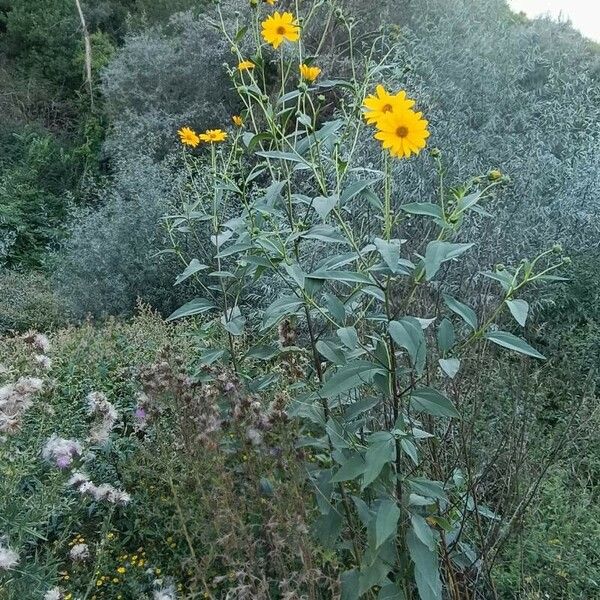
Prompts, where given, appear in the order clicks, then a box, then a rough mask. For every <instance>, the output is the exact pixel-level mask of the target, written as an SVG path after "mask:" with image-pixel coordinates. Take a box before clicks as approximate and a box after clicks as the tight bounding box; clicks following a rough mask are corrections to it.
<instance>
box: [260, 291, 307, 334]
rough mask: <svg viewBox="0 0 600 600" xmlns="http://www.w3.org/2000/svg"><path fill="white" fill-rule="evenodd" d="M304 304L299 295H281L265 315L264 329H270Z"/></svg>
mask: <svg viewBox="0 0 600 600" xmlns="http://www.w3.org/2000/svg"><path fill="white" fill-rule="evenodd" d="M300 306H302V301H301V300H299V299H298V297H297V296H281V297H280V298H277V300H275V302H273V303H272V304H271V305H270V306H269V307H268V308H267V310H265V313H264V315H263V322H262V329H268V328H269V327H272V326H273V325H275V324H277V323H278V322H279V321H280V320H281V319H283V317H285V316H288V315H293V314H296V312H297V311H298V309H299V308H300Z"/></svg>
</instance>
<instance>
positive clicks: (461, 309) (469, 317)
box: [444, 294, 478, 331]
mask: <svg viewBox="0 0 600 600" xmlns="http://www.w3.org/2000/svg"><path fill="white" fill-rule="evenodd" d="M444 302H445V303H446V306H447V307H448V308H449V309H450V310H451V311H452V312H454V313H456V314H457V315H458V316H459V317H460V318H461V319H462V320H463V321H464V322H465V323H466V324H467V325H468V326H469V327H470V328H471V329H473V331H475V330H476V329H477V323H478V321H477V315H476V314H475V311H474V310H473V309H472V308H470V307H469V306H467V305H466V304H463V303H462V302H459V301H458V300H456V298H453V297H452V296H450V295H448V294H444Z"/></svg>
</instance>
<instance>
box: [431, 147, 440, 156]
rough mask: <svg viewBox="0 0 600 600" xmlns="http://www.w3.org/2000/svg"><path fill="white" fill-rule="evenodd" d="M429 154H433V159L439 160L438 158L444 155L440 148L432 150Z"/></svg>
mask: <svg viewBox="0 0 600 600" xmlns="http://www.w3.org/2000/svg"><path fill="white" fill-rule="evenodd" d="M429 154H431V156H433V158H437V157H438V156H441V155H442V151H441V150H440V149H439V148H432V149H431V150H430V151H429Z"/></svg>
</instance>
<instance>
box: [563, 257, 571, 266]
mask: <svg viewBox="0 0 600 600" xmlns="http://www.w3.org/2000/svg"><path fill="white" fill-rule="evenodd" d="M562 261H563V265H570V264H572V263H573V261H572V260H571V257H570V256H565V257H563V260H562Z"/></svg>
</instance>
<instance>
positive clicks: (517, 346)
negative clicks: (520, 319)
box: [485, 331, 546, 360]
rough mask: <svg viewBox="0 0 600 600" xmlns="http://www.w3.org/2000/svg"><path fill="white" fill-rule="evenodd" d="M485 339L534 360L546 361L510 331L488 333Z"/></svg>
mask: <svg viewBox="0 0 600 600" xmlns="http://www.w3.org/2000/svg"><path fill="white" fill-rule="evenodd" d="M485 337H486V338H487V339H488V340H490V342H494V344H498V346H502V347H503V348H508V349H509V350H514V351H515V352H519V353H521V354H526V355H527V356H533V358H540V359H542V360H546V357H545V356H544V355H543V354H540V353H539V352H538V351H537V350H536V349H535V348H533V347H532V346H530V345H529V344H528V343H527V342H526V341H525V340H523V339H521V338H520V337H517V336H516V335H513V334H512V333H508V331H490V332H489V333H486V335H485Z"/></svg>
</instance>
